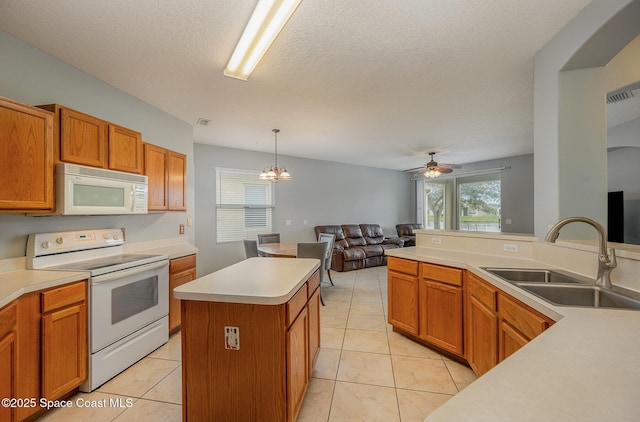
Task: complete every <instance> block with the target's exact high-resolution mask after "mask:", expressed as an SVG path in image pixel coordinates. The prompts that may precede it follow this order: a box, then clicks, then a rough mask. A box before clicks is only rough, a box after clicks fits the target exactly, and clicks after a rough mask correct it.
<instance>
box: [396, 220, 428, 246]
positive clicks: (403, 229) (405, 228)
mask: <svg viewBox="0 0 640 422" xmlns="http://www.w3.org/2000/svg"><path fill="white" fill-rule="evenodd" d="M421 228H423V227H422V224H418V223H407V224H396V232H398V237H399V238H400V239H402V240H404V246H416V234H415V233H414V232H413V231H414V230H415V229H421Z"/></svg>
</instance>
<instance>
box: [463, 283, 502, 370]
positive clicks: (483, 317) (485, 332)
mask: <svg viewBox="0 0 640 422" xmlns="http://www.w3.org/2000/svg"><path fill="white" fill-rule="evenodd" d="M467 319H468V324H467V327H468V331H469V344H468V347H467V349H468V352H467V360H468V362H469V365H470V366H471V368H472V369H473V370H474V372H475V373H476V374H478V375H482V374H484V373H485V372H487V371H488V370H489V369H491V368H493V367H494V366H496V365H497V364H498V316H497V315H496V314H495V312H493V311H492V310H490V309H488V308H487V307H486V306H485V305H483V304H482V303H481V302H480V301H478V299H476V298H475V297H473V296H472V297H470V299H469V312H468V318H467Z"/></svg>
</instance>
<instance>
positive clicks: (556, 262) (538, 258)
mask: <svg viewBox="0 0 640 422" xmlns="http://www.w3.org/2000/svg"><path fill="white" fill-rule="evenodd" d="M418 236H419V237H418V243H419V245H420V244H422V245H425V246H418V247H413V248H403V249H400V250H393V251H388V253H387V254H388V255H390V256H394V257H397V258H400V259H405V260H410V261H417V262H419V263H428V264H433V265H442V266H447V267H451V268H456V269H461V270H464V271H467V272H469V273H473V274H474V275H476V276H478V277H480V278H482V280H484V281H486V282H487V283H490V284H491V285H493V286H495V287H496V288H498V289H500V290H502V291H504V292H506V293H508V294H509V295H510V296H512V297H514V298H516V299H517V300H519V301H521V302H522V303H525V304H526V305H528V306H530V307H531V308H533V309H535V310H537V311H538V312H540V313H542V314H544V315H546V316H547V317H549V318H551V319H553V320H555V321H556V323H555V324H554V325H553V326H552V327H550V328H549V329H547V330H546V331H545V332H543V333H542V334H540V335H539V336H537V337H536V338H534V339H533V340H531V341H530V342H528V343H527V344H526V345H525V346H524V347H522V348H521V349H519V350H518V351H517V352H515V353H513V354H512V355H511V356H509V357H508V358H506V359H505V360H504V361H502V362H501V363H499V364H498V365H497V366H495V367H494V368H493V369H491V370H490V371H488V372H487V373H486V374H484V375H482V376H481V377H480V378H478V379H477V380H476V381H474V382H473V384H471V385H470V386H468V387H466V388H465V389H464V390H463V391H461V392H460V393H459V394H457V395H456V396H455V397H453V398H452V399H451V400H449V401H447V402H446V403H445V404H444V405H442V406H441V407H439V408H438V409H436V410H435V411H434V412H433V413H431V414H430V415H429V416H428V417H427V419H426V420H427V421H447V422H449V421H514V420H518V421H540V420H544V421H563V422H564V421H597V420H616V421H637V420H639V419H640V406H639V405H638V393H637V391H638V387H637V386H638V379H640V369H638V368H639V367H638V363H637V362H638V359H637V351H638V349H639V348H640V340H638V338H639V337H638V336H637V335H636V333H638V332H639V330H640V311H634V310H619V309H604V308H600V309H592V308H581V307H570V306H569V307H568V306H555V305H553V304H551V303H549V302H546V301H544V300H542V299H540V298H538V297H536V296H534V295H532V294H530V293H528V292H526V291H524V290H522V289H520V288H518V287H517V286H515V285H513V284H510V283H508V282H506V281H504V280H502V279H500V278H499V277H496V276H494V275H492V274H491V273H489V272H487V271H485V270H484V269H483V268H485V267H511V268H550V269H569V270H573V271H576V270H577V269H578V268H580V267H583V268H585V271H584V272H583V273H582V274H583V275H584V276H587V277H592V274H590V272H592V271H593V270H595V265H594V264H595V263H596V262H597V255H596V254H595V252H592V251H590V250H589V251H583V250H582V249H584V248H583V247H581V246H571V247H560V246H557V245H551V244H547V243H542V242H537V241H536V240H535V239H522V240H519V239H518V238H517V237H508V236H500V235H496V236H488V235H485V237H486V238H485V239H481V237H482V236H480V235H473V234H448V233H444V232H435V233H433V234H428V235H427V234H426V233H424V232H423V233H420V234H419V235H418ZM421 236H422V237H423V239H420V237H421ZM432 237H436V238H441V240H442V242H441V243H439V242H432V241H431V238H432ZM504 242H506V243H507V244H509V245H513V244H517V245H518V246H519V253H512V252H506V249H505V248H504V247H503V243H504ZM426 245H429V246H426ZM438 245H440V246H438ZM468 245H472V246H473V247H472V248H468V247H467V246H468ZM465 249H466V250H465ZM476 251H482V253H478V252H476ZM623 253H624V252H623ZM625 256H626V257H625V258H623V259H621V260H619V261H620V262H619V268H618V269H616V271H619V273H618V274H616V273H615V272H614V274H615V275H616V277H619V276H624V278H622V277H621V278H617V279H616V280H615V281H614V283H616V282H619V283H620V284H623V282H625V281H627V282H628V284H630V286H629V287H634V286H633V285H631V281H633V280H628V277H626V276H625V274H626V273H627V271H629V268H636V267H637V263H638V261H639V257H638V256H637V255H633V254H630V253H625ZM635 274H637V271H636V272H635Z"/></svg>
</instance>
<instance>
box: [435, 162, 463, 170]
mask: <svg viewBox="0 0 640 422" xmlns="http://www.w3.org/2000/svg"><path fill="white" fill-rule="evenodd" d="M440 165H441V166H444V167H449V168H452V169H461V168H462V165H460V164H448V163H440Z"/></svg>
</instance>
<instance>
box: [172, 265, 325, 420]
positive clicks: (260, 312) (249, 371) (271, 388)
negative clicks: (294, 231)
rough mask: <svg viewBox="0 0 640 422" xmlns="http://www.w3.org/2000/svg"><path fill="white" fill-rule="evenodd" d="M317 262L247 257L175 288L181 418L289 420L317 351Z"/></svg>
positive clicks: (297, 409) (318, 321) (318, 282)
mask: <svg viewBox="0 0 640 422" xmlns="http://www.w3.org/2000/svg"><path fill="white" fill-rule="evenodd" d="M319 266H320V261H319V260H317V259H280V258H250V259H247V260H244V261H241V262H239V263H237V264H234V265H232V266H230V267H227V268H224V269H222V270H219V271H216V272H214V273H211V274H208V275H206V276H204V277H200V278H198V279H196V280H194V281H192V282H189V283H186V284H184V285H182V286H179V287H177V288H176V289H174V291H173V295H174V297H175V298H177V299H181V301H182V302H181V312H182V331H181V336H182V414H183V420H184V421H204V420H206V421H215V420H219V421H245V420H269V421H295V419H296V417H297V414H298V412H299V410H300V406H301V404H302V400H303V398H304V394H305V392H306V388H307V384H308V381H309V378H310V377H311V372H312V369H313V365H314V363H315V359H316V357H317V354H318V351H319V348H320V301H319V298H320V294H319V293H320V290H319V288H320V287H319V286H320V277H319V272H318V268H319Z"/></svg>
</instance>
